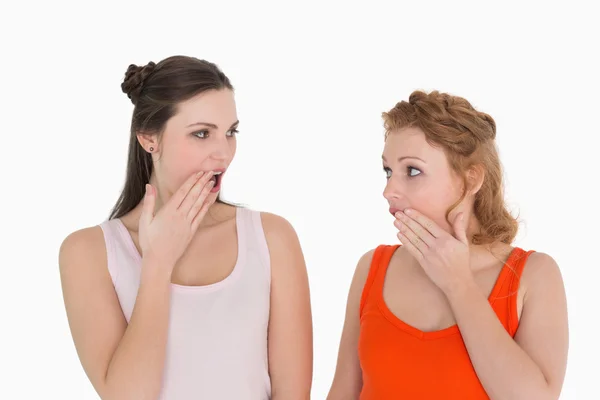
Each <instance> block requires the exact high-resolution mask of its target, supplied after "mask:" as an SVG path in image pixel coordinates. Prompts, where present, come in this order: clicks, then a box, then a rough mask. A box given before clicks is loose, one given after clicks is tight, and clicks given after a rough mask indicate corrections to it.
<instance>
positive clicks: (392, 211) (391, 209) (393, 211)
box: [390, 207, 400, 217]
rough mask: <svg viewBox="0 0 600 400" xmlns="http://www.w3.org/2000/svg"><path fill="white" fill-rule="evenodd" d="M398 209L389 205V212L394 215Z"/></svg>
mask: <svg viewBox="0 0 600 400" xmlns="http://www.w3.org/2000/svg"><path fill="white" fill-rule="evenodd" d="M398 211H400V209H399V208H394V207H390V214H392V215H393V216H394V217H395V216H396V213H397V212H398Z"/></svg>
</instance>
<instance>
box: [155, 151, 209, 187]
mask: <svg viewBox="0 0 600 400" xmlns="http://www.w3.org/2000/svg"><path fill="white" fill-rule="evenodd" d="M166 150H167V151H165V153H164V154H163V158H162V163H161V170H162V173H163V179H164V180H165V181H166V182H167V184H168V186H169V188H170V189H171V191H176V190H177V189H178V188H179V187H180V186H181V185H182V184H183V182H185V181H186V180H187V179H188V178H189V177H190V176H191V175H192V174H194V173H196V172H198V171H199V170H201V168H200V167H201V165H202V161H203V157H201V155H199V154H198V151H197V149H194V146H189V145H188V146H185V145H184V146H173V147H171V148H169V149H166Z"/></svg>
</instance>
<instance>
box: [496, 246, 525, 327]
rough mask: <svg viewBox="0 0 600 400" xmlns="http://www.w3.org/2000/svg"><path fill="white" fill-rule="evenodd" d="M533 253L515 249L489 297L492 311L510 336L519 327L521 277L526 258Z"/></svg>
mask: <svg viewBox="0 0 600 400" xmlns="http://www.w3.org/2000/svg"><path fill="white" fill-rule="evenodd" d="M533 252H534V251H533V250H530V251H525V250H523V249H521V248H519V247H515V248H514V250H513V251H512V253H511V254H510V256H509V257H508V260H506V263H505V264H504V267H503V268H502V271H501V272H500V276H499V277H498V280H497V281H496V285H495V286H494V288H493V290H492V294H491V295H490V303H491V305H492V307H493V308H494V311H495V312H496V314H497V315H498V318H499V319H500V321H501V322H502V324H503V325H504V327H505V328H506V330H507V331H508V333H509V334H510V335H511V336H514V334H515V333H516V331H517V327H518V325H519V318H518V310H517V299H518V293H519V286H520V283H521V276H522V275H523V270H524V269H525V265H526V262H527V258H528V257H529V255H530V254H531V253H533Z"/></svg>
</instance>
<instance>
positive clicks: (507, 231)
mask: <svg viewBox="0 0 600 400" xmlns="http://www.w3.org/2000/svg"><path fill="white" fill-rule="evenodd" d="M383 120H384V127H385V131H386V138H387V135H388V134H389V133H390V132H391V131H394V130H398V129H402V128H408V127H416V128H419V129H420V130H422V131H423V133H425V138H426V139H427V142H428V143H429V144H431V145H432V146H436V147H441V148H442V149H443V150H444V152H445V154H446V156H447V158H448V162H449V164H450V167H451V168H452V169H453V170H454V171H455V172H456V173H457V174H459V175H460V176H462V178H463V182H464V184H465V186H464V188H465V190H464V191H463V194H462V196H461V198H460V199H459V200H458V201H457V202H456V203H455V204H453V205H452V206H451V207H450V208H449V209H448V211H447V212H446V220H447V219H448V216H449V214H450V212H451V211H452V210H453V209H454V208H456V207H457V206H458V204H459V203H460V202H461V201H462V200H463V199H464V198H465V196H466V194H467V188H468V187H467V177H466V173H467V171H468V170H469V168H471V167H473V166H476V165H479V166H481V167H483V170H484V172H485V175H484V180H483V184H482V186H481V188H480V189H479V191H478V192H477V194H476V195H475V204H474V214H475V217H476V218H477V220H478V221H479V224H480V226H481V229H480V232H478V233H476V234H475V235H474V236H473V244H489V243H493V242H496V241H500V242H503V243H506V244H510V243H511V242H512V241H513V240H514V238H515V236H516V234H517V231H518V228H519V224H518V222H517V220H516V219H515V218H514V217H513V216H512V215H511V214H510V212H509V211H508V210H507V207H506V204H505V201H504V194H503V181H502V166H501V164H500V159H499V157H498V150H497V148H496V142H495V138H496V123H495V122H494V120H493V119H492V117H491V116H489V115H488V114H485V113H483V112H479V111H477V110H475V109H474V108H473V106H472V105H471V104H470V103H469V102H468V101H467V100H465V99H464V98H462V97H457V96H451V95H449V94H446V93H440V92H438V91H433V92H431V93H429V94H427V93H425V92H422V91H418V90H417V91H414V92H413V93H412V94H411V95H410V97H409V99H408V102H406V101H401V102H400V103H398V104H396V106H395V107H394V108H392V109H391V110H390V111H388V112H384V113H383Z"/></svg>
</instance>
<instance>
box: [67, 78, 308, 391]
mask: <svg viewBox="0 0 600 400" xmlns="http://www.w3.org/2000/svg"><path fill="white" fill-rule="evenodd" d="M237 120H238V119H237V112H236V107H235V101H234V96H233V93H232V92H231V91H229V90H221V91H209V92H204V93H201V94H200V95H198V96H196V97H194V98H192V99H190V100H188V101H185V102H183V103H181V104H180V105H179V106H178V110H177V113H176V115H175V116H173V117H172V118H171V119H170V120H169V121H168V122H167V124H166V127H165V130H164V132H163V134H162V135H161V136H160V137H159V136H156V135H154V136H152V135H148V134H144V133H140V134H139V135H138V139H139V142H140V144H141V145H142V147H143V148H144V149H146V151H149V152H151V153H152V157H153V161H154V172H153V174H152V177H151V179H150V184H151V185H152V186H151V187H150V188H149V191H148V194H147V195H146V198H145V200H144V201H142V202H140V204H139V205H138V206H137V207H136V208H135V209H133V210H132V211H131V212H129V213H128V214H127V215H125V216H123V217H122V218H121V220H122V222H123V224H124V225H125V226H126V228H127V230H128V231H129V233H130V235H131V237H132V239H133V241H134V243H135V245H136V247H137V249H138V251H139V252H140V254H141V255H142V260H143V261H142V279H141V283H140V288H139V291H138V297H137V299H136V305H135V308H134V311H133V314H132V317H131V320H130V323H129V324H127V322H126V320H125V318H124V316H123V313H122V311H121V308H120V305H119V303H118V299H117V296H116V293H115V290H114V287H113V285H112V281H111V278H110V275H109V273H108V270H107V260H106V247H105V244H104V239H103V234H102V231H101V229H100V227H99V226H95V227H90V228H85V229H81V230H78V231H76V232H73V233H72V234H70V235H69V236H68V237H67V238H66V239H65V240H64V241H63V243H62V245H61V248H60V254H59V264H60V274H61V281H62V287H63V294H64V301H65V307H66V310H67V316H68V320H69V325H70V328H71V332H72V335H73V340H74V343H75V347H76V350H77V352H78V355H79V357H80V360H81V363H82V365H83V368H84V370H85V372H86V374H87V376H88V377H89V379H90V381H91V383H92V384H93V386H94V388H95V389H96V391H97V392H98V393H99V395H100V396H101V398H102V399H132V398H135V399H155V398H156V397H157V396H158V393H159V391H160V384H161V379H162V369H163V365H164V359H165V347H166V346H165V344H166V335H167V328H168V316H169V304H170V303H169V299H170V284H171V283H176V284H180V285H189V286H200V285H208V284H212V283H216V282H218V281H221V280H223V279H224V278H225V277H227V276H228V275H229V274H230V273H231V272H232V270H233V267H234V265H235V262H236V260H237V236H236V224H235V215H236V209H235V208H234V207H232V206H229V205H225V204H219V203H215V199H216V196H217V193H209V190H210V188H211V187H210V185H209V184H208V182H209V178H210V175H211V174H210V173H209V172H208V171H213V170H216V169H219V168H227V167H228V166H229V164H230V163H231V162H232V160H233V158H234V156H235V151H236V137H235V134H236V132H237V131H236V128H237ZM150 147H152V148H153V150H150ZM198 172H200V175H196V174H197V173H198ZM225 175H226V174H224V175H223V177H224V178H223V179H224V180H226V177H225ZM261 218H262V223H263V228H264V231H265V236H266V240H267V244H268V247H269V253H270V256H271V269H272V271H271V310H270V320H269V328H268V335H269V341H268V353H269V373H270V376H271V385H272V398H273V399H308V398H310V389H311V381H312V357H313V356H312V316H311V309H310V294H309V288H308V278H307V272H306V266H305V261H304V257H303V253H302V249H301V247H300V243H299V240H298V237H297V235H296V233H295V231H294V229H293V227H292V226H291V224H290V223H289V222H288V221H286V220H285V219H284V218H282V217H280V216H277V215H274V214H270V213H261ZM182 243H184V245H182ZM175 254H177V255H178V254H180V256H174V255H175ZM199 259H201V260H202V263H198V262H197V261H198V260H199ZM89 310H95V311H96V312H94V313H90V312H89ZM148 332H152V335H149V334H148Z"/></svg>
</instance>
